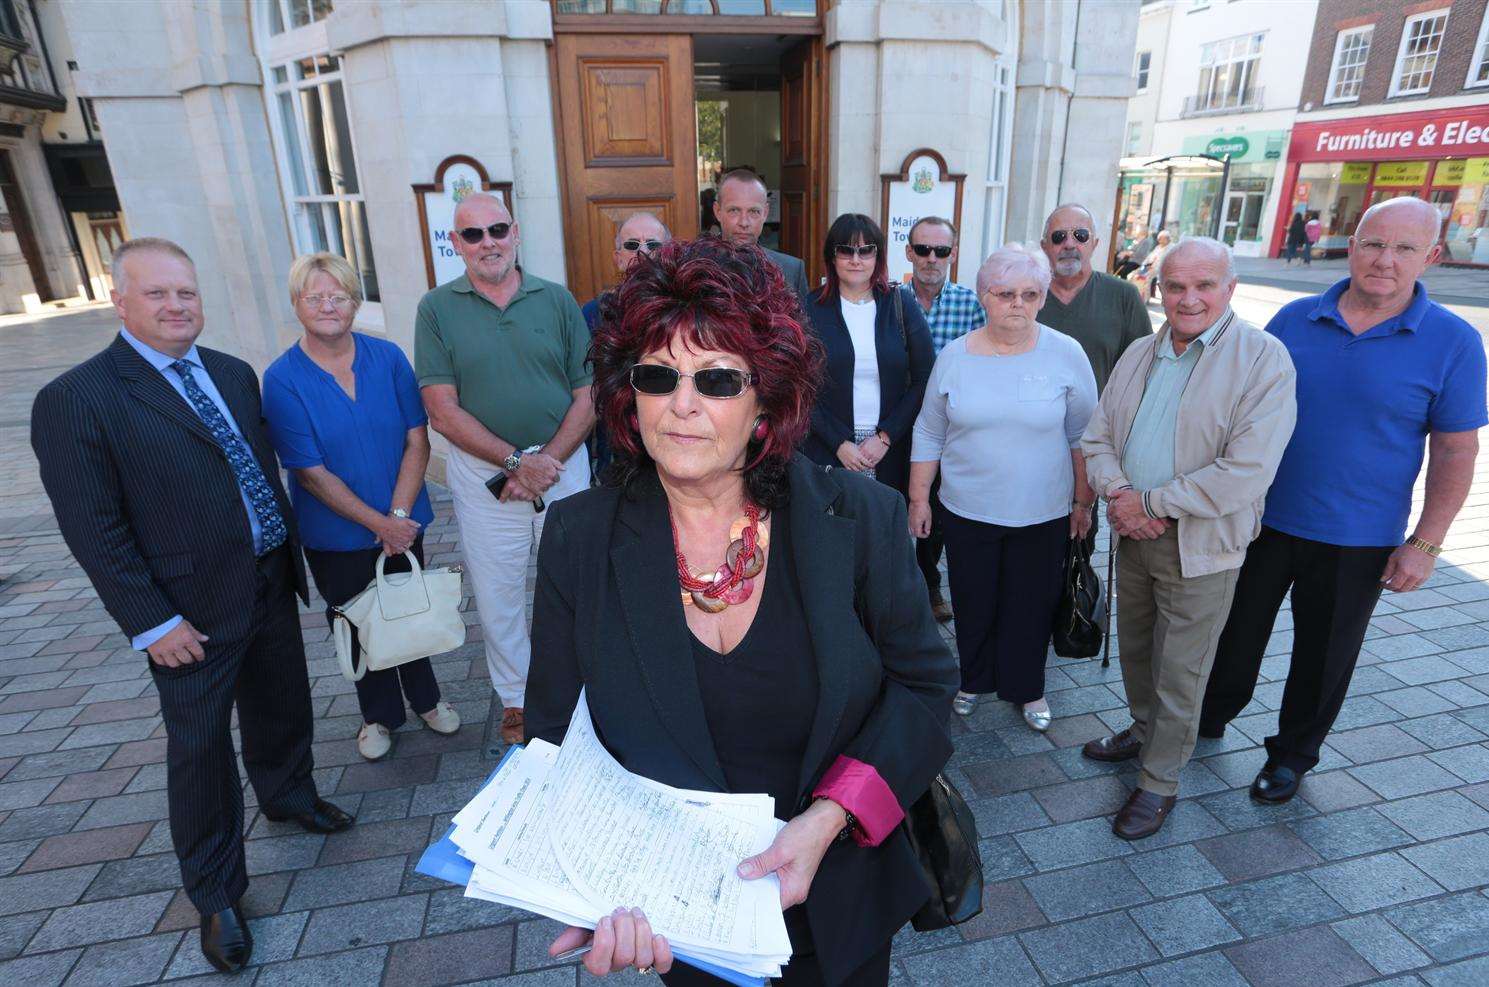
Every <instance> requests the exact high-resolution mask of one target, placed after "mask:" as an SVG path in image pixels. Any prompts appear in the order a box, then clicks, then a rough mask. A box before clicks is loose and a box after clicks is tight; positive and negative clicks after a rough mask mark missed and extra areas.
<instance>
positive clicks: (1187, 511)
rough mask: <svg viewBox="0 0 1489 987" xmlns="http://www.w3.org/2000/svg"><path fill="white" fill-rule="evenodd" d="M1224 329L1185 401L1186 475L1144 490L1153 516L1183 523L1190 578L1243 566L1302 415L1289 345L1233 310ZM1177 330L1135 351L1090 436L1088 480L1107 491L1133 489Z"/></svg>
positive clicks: (1181, 446)
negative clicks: (1140, 444)
mask: <svg viewBox="0 0 1489 987" xmlns="http://www.w3.org/2000/svg"><path fill="white" fill-rule="evenodd" d="M1219 326H1220V331H1219V332H1218V333H1216V335H1215V337H1214V338H1213V339H1212V340H1211V342H1210V344H1209V345H1208V346H1206V347H1205V348H1204V350H1203V351H1202V352H1201V354H1200V358H1199V362H1198V363H1197V364H1195V367H1194V373H1193V375H1191V376H1190V378H1189V383H1188V384H1187V385H1186V386H1185V388H1184V393H1183V395H1182V396H1181V397H1180V399H1179V414H1178V420H1177V421H1176V423H1175V426H1174V427H1175V434H1174V472H1175V474H1176V475H1175V477H1174V478H1173V479H1172V480H1170V481H1169V482H1168V483H1165V484H1163V486H1161V487H1156V488H1154V489H1153V490H1150V491H1146V492H1145V493H1144V496H1143V503H1144V505H1145V507H1146V508H1147V510H1148V513H1149V514H1151V515H1152V516H1153V517H1160V518H1170V519H1173V520H1175V521H1176V522H1177V524H1178V526H1179V562H1180V568H1181V571H1182V572H1183V573H1184V576H1185V578H1190V577H1194V576H1204V575H1209V574H1210V573H1214V572H1223V571H1225V570H1226V569H1235V568H1237V567H1239V566H1240V565H1241V562H1242V561H1243V560H1244V558H1245V556H1246V546H1247V545H1249V544H1251V541H1252V539H1254V538H1255V537H1256V536H1257V534H1258V533H1259V532H1260V531H1261V517H1262V506H1263V504H1264V503H1265V500H1266V494H1267V488H1268V487H1270V486H1271V485H1272V478H1273V477H1274V476H1275V475H1276V473H1277V464H1278V463H1279V462H1280V461H1281V460H1282V453H1283V450H1285V449H1286V448H1287V441H1288V439H1289V438H1291V437H1292V434H1293V425H1294V424H1295V423H1296V422H1297V417H1298V404H1297V395H1296V393H1295V389H1294V382H1295V377H1296V374H1295V373H1294V371H1293V361H1292V358H1291V357H1290V356H1288V354H1287V349H1286V348H1285V347H1283V345H1282V343H1281V342H1280V341H1278V339H1277V338H1276V337H1275V336H1272V335H1270V334H1268V333H1266V332H1263V331H1262V330H1260V329H1258V328H1256V327H1255V326H1253V325H1251V324H1250V323H1249V322H1246V321H1245V320H1243V319H1241V318H1239V317H1238V316H1237V315H1236V314H1235V313H1234V312H1232V311H1231V310H1229V309H1227V310H1226V313H1225V315H1223V316H1221V318H1220V323H1219ZM1169 332H1170V329H1169V326H1168V323H1164V325H1163V327H1162V328H1161V329H1159V330H1158V332H1157V333H1155V334H1154V335H1153V336H1152V337H1150V338H1148V339H1143V340H1139V341H1138V342H1136V343H1133V344H1132V345H1131V346H1129V347H1128V348H1127V352H1126V353H1124V354H1122V359H1121V360H1119V361H1117V365H1116V367H1115V368H1113V370H1112V376H1111V380H1109V381H1108V382H1107V385H1106V390H1105V391H1104V392H1102V395H1101V401H1100V402H1099V403H1098V404H1097V406H1096V413H1095V414H1094V415H1092V416H1091V423H1090V424H1089V425H1087V426H1086V432H1085V435H1083V436H1082V437H1081V451H1082V452H1083V453H1084V454H1085V456H1086V476H1087V478H1088V479H1089V481H1090V483H1091V486H1092V488H1093V489H1095V490H1096V492H1097V493H1099V494H1102V495H1103V496H1107V497H1110V496H1112V495H1113V494H1115V493H1116V492H1117V491H1118V490H1120V489H1122V488H1123V487H1128V486H1131V483H1130V482H1129V481H1128V479H1127V477H1126V476H1124V475H1123V473H1122V452H1123V449H1124V447H1125V446H1126V444H1127V436H1128V434H1129V433H1130V432H1131V430H1132V420H1133V419H1134V418H1135V417H1137V409H1138V405H1140V404H1141V403H1142V400H1143V391H1144V389H1145V388H1146V386H1147V382H1148V375H1149V374H1150V373H1151V372H1152V369H1153V361H1154V356H1155V353H1156V352H1157V347H1159V346H1168V345H1169Z"/></svg>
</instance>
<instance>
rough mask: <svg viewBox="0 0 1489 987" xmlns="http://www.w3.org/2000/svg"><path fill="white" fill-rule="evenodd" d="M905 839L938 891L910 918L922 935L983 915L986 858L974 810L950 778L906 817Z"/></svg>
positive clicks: (942, 777)
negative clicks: (908, 841)
mask: <svg viewBox="0 0 1489 987" xmlns="http://www.w3.org/2000/svg"><path fill="white" fill-rule="evenodd" d="M905 835H906V836H908V837H909V838H910V848H911V849H912V850H914V851H915V856H916V857H917V858H918V859H919V860H920V868H921V870H923V871H925V876H926V878H927V879H928V880H929V881H930V882H931V887H933V888H935V892H934V893H933V894H932V895H931V897H930V900H929V901H927V902H926V903H925V904H924V905H922V906H921V908H920V911H918V912H916V913H915V914H914V915H913V916H911V918H910V924H911V925H912V926H914V928H915V931H916V932H932V931H934V930H936V929H944V928H946V927H947V926H949V925H960V924H961V923H963V922H965V921H967V920H968V919H971V918H974V917H975V916H976V915H977V914H978V913H979V912H981V911H982V854H981V852H980V851H979V850H978V849H977V822H976V821H975V820H974V819H973V818H972V810H971V809H970V808H968V807H967V801H966V799H964V798H962V795H961V793H960V792H958V791H957V790H956V786H955V785H953V784H952V783H951V781H950V779H948V778H947V777H946V775H944V774H938V775H936V777H935V780H934V781H932V782H931V787H930V789H929V790H928V791H927V792H926V793H925V794H924V795H922V796H921V797H920V799H919V800H918V801H917V802H916V803H915V804H914V805H912V806H910V811H909V812H907V813H905Z"/></svg>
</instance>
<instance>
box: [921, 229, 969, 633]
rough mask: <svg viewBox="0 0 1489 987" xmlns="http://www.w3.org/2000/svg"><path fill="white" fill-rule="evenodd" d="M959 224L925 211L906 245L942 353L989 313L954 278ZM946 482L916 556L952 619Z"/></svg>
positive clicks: (941, 611) (934, 603) (939, 613)
mask: <svg viewBox="0 0 1489 987" xmlns="http://www.w3.org/2000/svg"><path fill="white" fill-rule="evenodd" d="M956 248H957V230H956V227H955V226H953V225H952V224H951V220H949V219H943V218H942V217H940V216H922V217H921V218H920V219H918V220H916V221H915V225H914V226H912V227H910V242H909V243H907V244H906V245H905V258H906V259H907V260H909V261H910V264H911V266H912V268H913V269H914V276H913V277H912V278H911V280H910V283H909V284H908V285H902V286H901V290H902V291H904V292H905V293H906V294H907V295H908V296H909V297H907V298H906V299H905V301H906V302H909V301H910V300H912V299H913V300H914V301H915V302H916V304H918V305H919V306H920V308H921V311H923V312H924V313H925V321H926V322H927V323H928V324H929V325H930V327H931V345H932V346H934V347H935V349H936V353H937V354H938V355H939V354H940V352H941V350H942V348H943V347H945V346H946V344H947V343H949V342H951V341H952V340H953V339H956V338H957V337H958V336H964V335H966V334H967V333H969V332H971V331H972V330H973V329H977V328H979V327H980V326H981V325H982V324H983V323H984V322H986V321H987V313H986V312H984V311H983V310H982V303H981V302H979V301H978V300H977V292H975V291H973V290H972V289H971V288H968V287H966V286H965V285H960V284H957V283H956V282H955V281H952V280H951V279H950V274H951V265H952V264H954V263H956V255H957V251H956ZM940 486H941V478H940V477H939V476H938V477H937V478H936V480H935V482H934V483H932V484H931V533H930V535H929V536H928V537H926V538H922V539H920V540H919V541H917V542H916V544H915V558H916V561H918V562H919V563H920V571H921V572H922V573H923V574H924V575H925V585H926V589H927V590H928V591H929V592H930V596H931V609H932V611H933V612H934V613H935V615H936V619H937V620H940V621H947V620H950V619H951V604H950V603H948V602H947V601H946V598H945V597H944V596H942V595H941V570H940V569H938V568H937V566H938V565H940V562H941V549H942V547H943V544H944V540H943V538H942V535H941V515H942V508H941V501H940V499H939V498H938V497H937V496H936V494H937V491H938V490H939V489H940Z"/></svg>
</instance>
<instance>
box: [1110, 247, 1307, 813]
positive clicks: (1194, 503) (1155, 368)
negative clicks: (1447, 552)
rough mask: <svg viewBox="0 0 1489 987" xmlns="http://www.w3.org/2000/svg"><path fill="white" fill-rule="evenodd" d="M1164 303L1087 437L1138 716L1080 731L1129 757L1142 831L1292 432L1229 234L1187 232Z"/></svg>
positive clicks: (1271, 345)
mask: <svg viewBox="0 0 1489 987" xmlns="http://www.w3.org/2000/svg"><path fill="white" fill-rule="evenodd" d="M1159 277H1160V278H1161V279H1162V284H1163V308H1164V314H1165V315H1166V316H1167V317H1168V318H1167V320H1166V321H1165V322H1164V324H1163V326H1162V328H1160V329H1159V331H1158V333H1157V335H1154V336H1150V337H1148V338H1147V339H1143V340H1139V341H1138V342H1136V343H1134V344H1133V345H1132V346H1131V347H1130V348H1128V350H1127V352H1126V354H1125V355H1123V357H1122V359H1121V360H1119V361H1118V362H1117V366H1116V368H1115V369H1114V370H1113V371H1112V376H1111V379H1110V380H1109V381H1108V382H1107V387H1106V391H1105V393H1104V394H1102V397H1101V401H1100V402H1099V403H1098V405H1097V408H1096V413H1095V414H1094V415H1093V416H1092V417H1091V423H1090V425H1088V426H1087V428H1086V433H1085V435H1084V436H1083V437H1082V439H1081V447H1082V450H1083V451H1084V453H1085V455H1086V470H1087V476H1088V479H1089V481H1090V484H1091V486H1092V488H1093V489H1095V490H1096V492H1097V493H1098V494H1100V495H1101V496H1103V497H1105V498H1106V499H1107V504H1108V507H1107V516H1108V518H1109V519H1110V521H1111V523H1112V527H1113V528H1114V529H1115V530H1116V532H1117V534H1119V535H1121V536H1122V541H1121V542H1120V544H1119V546H1118V549H1117V601H1118V608H1117V636H1118V639H1119V640H1120V641H1121V643H1122V649H1121V662H1122V682H1123V685H1124V686H1125V687H1126V691H1127V702H1128V706H1129V709H1130V711H1131V713H1132V726H1130V727H1128V728H1127V729H1125V730H1123V731H1121V732H1120V733H1118V734H1116V735H1115V736H1111V737H1103V738H1102V739H1100V740H1093V741H1091V742H1090V743H1088V744H1086V746H1085V748H1084V750H1083V753H1084V754H1085V756H1086V757H1089V758H1092V759H1094V760H1098V761H1123V760H1127V759H1129V758H1134V757H1135V758H1138V759H1139V765H1140V771H1139V773H1138V784H1137V789H1136V790H1135V791H1134V792H1133V793H1132V795H1131V797H1130V798H1128V800H1127V803H1126V804H1125V805H1123V807H1122V809H1121V810H1120V811H1119V812H1118V813H1117V816H1116V819H1115V820H1114V821H1113V823H1112V832H1114V833H1116V834H1117V835H1118V836H1120V837H1122V838H1123V839H1128V840H1136V839H1141V838H1143V837H1145V836H1151V835H1152V834H1154V833H1156V832H1158V830H1159V829H1160V828H1161V827H1162V826H1163V823H1164V821H1165V820H1166V819H1167V818H1168V815H1169V813H1170V812H1171V811H1172V810H1173V807H1174V800H1175V797H1176V796H1177V794H1178V791H1179V773H1180V771H1182V770H1183V768H1184V765H1185V764H1186V763H1188V761H1189V755H1190V754H1191V753H1192V752H1193V751H1194V744H1195V740H1196V738H1197V735H1198V731H1199V716H1200V704H1201V701H1202V700H1203V698H1204V694H1205V681H1206V679H1208V678H1209V675H1210V666H1211V664H1212V663H1213V661H1214V658H1215V646H1216V643H1217V642H1218V641H1219V639H1220V631H1221V629H1222V627H1223V626H1224V624H1225V618H1226V614H1227V613H1228V612H1229V611H1230V604H1231V596H1232V594H1233V593H1234V591H1235V588H1236V572H1237V570H1238V569H1240V567H1241V562H1242V560H1243V558H1244V557H1245V551H1246V545H1247V544H1248V543H1249V542H1250V541H1251V540H1252V539H1253V538H1255V537H1256V533H1257V529H1258V526H1259V525H1258V518H1260V516H1261V507H1262V499H1263V497H1264V496H1265V495H1266V492H1267V487H1268V486H1269V485H1270V484H1271V482H1272V476H1273V474H1275V473H1276V471H1277V463H1278V461H1279V460H1280V459H1281V458H1282V451H1283V449H1284V448H1285V447H1286V446H1287V440H1288V436H1290V435H1291V434H1292V430H1293V422H1294V420H1295V418H1296V415H1297V405H1296V401H1295V399H1294V394H1293V382H1294V381H1293V377H1294V375H1293V365H1292V361H1291V360H1290V359H1289V358H1288V355H1287V350H1286V349H1285V348H1284V347H1283V345H1282V344H1281V343H1280V342H1279V341H1278V340H1277V339H1275V338H1274V337H1272V336H1269V335H1267V334H1266V333H1264V332H1262V331H1261V330H1259V329H1257V328H1256V327H1254V326H1252V325H1250V324H1248V323H1247V322H1245V321H1243V320H1242V319H1240V318H1238V317H1237V316H1236V314H1235V313H1234V312H1233V311H1232V310H1231V307H1230V299H1231V295H1232V294H1234V292H1235V290H1236V271H1235V266H1234V264H1233V262H1232V260H1231V252H1230V248H1229V247H1227V246H1226V245H1225V244H1223V243H1220V242H1218V241H1216V240H1212V239H1210V238H1209V237H1190V238H1189V239H1186V240H1184V241H1182V242H1181V243H1179V244H1178V245H1177V246H1175V247H1174V248H1173V249H1172V250H1171V251H1169V252H1168V254H1167V255H1166V256H1165V257H1164V258H1163V263H1162V266H1161V267H1160V268H1159Z"/></svg>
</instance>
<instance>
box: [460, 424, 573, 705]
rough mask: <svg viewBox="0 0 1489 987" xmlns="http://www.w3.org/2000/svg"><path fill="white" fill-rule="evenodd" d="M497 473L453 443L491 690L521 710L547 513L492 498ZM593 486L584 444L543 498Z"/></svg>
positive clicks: (470, 572) (465, 540)
mask: <svg viewBox="0 0 1489 987" xmlns="http://www.w3.org/2000/svg"><path fill="white" fill-rule="evenodd" d="M497 472H498V471H497V468H496V467H495V466H492V465H491V464H490V463H487V462H483V461H482V460H480V459H477V458H476V457H475V456H471V455H469V454H467V453H464V452H461V451H460V450H459V449H455V448H451V450H450V457H449V459H448V460H447V461H446V465H445V478H446V480H447V481H448V482H449V484H450V493H451V494H452V495H453V496H454V499H455V520H456V521H457V522H459V524H460V543H461V548H463V549H464V550H465V568H466V575H467V576H468V577H469V578H470V585H471V588H472V589H473V590H475V596H476V609H477V610H478V611H480V614H481V634H482V636H483V637H484V638H485V640H486V668H487V671H489V672H490V673H491V687H492V689H494V690H495V691H496V695H497V697H498V698H499V699H500V700H501V703H502V706H504V707H518V708H521V707H522V705H523V704H524V703H525V702H526V701H527V670H528V665H529V663H530V662H531V659H532V643H531V641H530V639H529V638H528V627H527V619H528V618H527V609H528V608H527V604H528V592H527V574H528V567H529V565H530V564H531V561H532V553H533V552H534V551H535V550H536V549H537V547H538V542H539V541H540V540H541V539H542V537H543V521H544V520H545V519H546V518H547V517H548V512H547V510H544V511H535V510H533V505H532V503H531V502H530V501H525V500H513V501H508V502H507V503H505V504H503V503H502V502H501V501H499V500H497V499H496V498H495V497H493V496H491V491H490V490H488V489H486V481H487V480H489V479H491V478H492V477H493V476H494V475H496V473H497ZM588 486H589V452H588V451H587V450H586V449H585V448H584V446H582V445H581V446H580V447H579V448H578V449H576V450H575V451H574V454H573V455H571V456H570V457H569V458H568V461H567V462H565V463H564V471H563V472H562V473H560V474H559V475H558V482H557V483H555V484H554V485H553V486H552V487H550V488H549V489H548V492H547V493H545V494H544V495H543V500H544V501H546V502H547V504H549V505H551V504H554V503H556V502H558V501H559V500H561V499H562V498H564V497H567V496H569V495H570V494H575V493H578V492H579V491H581V490H584V489H586V488H588Z"/></svg>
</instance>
